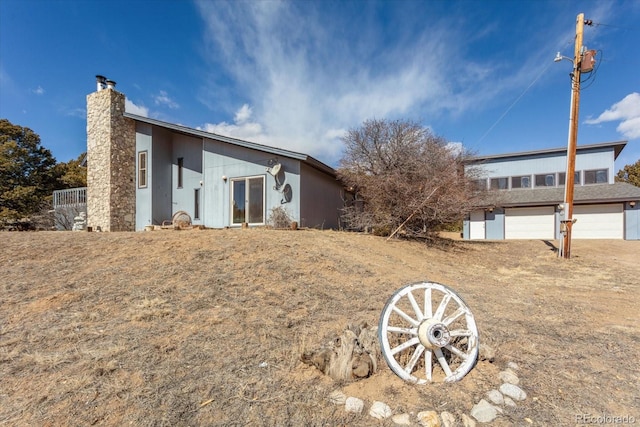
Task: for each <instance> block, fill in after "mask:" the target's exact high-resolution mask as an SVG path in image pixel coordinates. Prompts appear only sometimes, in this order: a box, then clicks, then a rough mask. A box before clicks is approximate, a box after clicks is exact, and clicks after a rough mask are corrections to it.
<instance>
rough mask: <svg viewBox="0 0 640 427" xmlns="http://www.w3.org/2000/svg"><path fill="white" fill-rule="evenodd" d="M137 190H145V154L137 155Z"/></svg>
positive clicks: (143, 152)
mask: <svg viewBox="0 0 640 427" xmlns="http://www.w3.org/2000/svg"><path fill="white" fill-rule="evenodd" d="M138 188H147V152H146V151H140V152H139V153H138Z"/></svg>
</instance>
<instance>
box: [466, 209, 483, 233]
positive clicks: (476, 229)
mask: <svg viewBox="0 0 640 427" xmlns="http://www.w3.org/2000/svg"><path fill="white" fill-rule="evenodd" d="M484 236H485V223H484V211H483V210H477V211H473V212H471V217H470V218H469V238H470V239H471V240H478V239H480V240H483V239H484Z"/></svg>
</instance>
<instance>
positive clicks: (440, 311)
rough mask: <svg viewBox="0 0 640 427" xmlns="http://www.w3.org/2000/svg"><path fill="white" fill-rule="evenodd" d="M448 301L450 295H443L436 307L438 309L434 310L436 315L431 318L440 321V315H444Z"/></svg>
mask: <svg viewBox="0 0 640 427" xmlns="http://www.w3.org/2000/svg"><path fill="white" fill-rule="evenodd" d="M449 300H451V295H449V294H445V295H444V296H443V297H442V301H440V305H439V306H438V309H437V310H436V313H435V314H434V315H433V317H435V318H436V319H438V320H440V319H442V315H443V314H444V311H445V310H446V309H447V304H449Z"/></svg>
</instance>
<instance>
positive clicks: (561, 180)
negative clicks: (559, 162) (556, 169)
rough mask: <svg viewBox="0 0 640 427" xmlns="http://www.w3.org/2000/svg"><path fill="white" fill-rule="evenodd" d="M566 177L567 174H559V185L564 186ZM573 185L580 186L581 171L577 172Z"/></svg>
mask: <svg viewBox="0 0 640 427" xmlns="http://www.w3.org/2000/svg"><path fill="white" fill-rule="evenodd" d="M566 176H567V174H566V173H565V172H560V173H559V174H558V185H564V183H565V177H566ZM573 184H574V185H580V171H578V172H576V174H575V176H574V178H573Z"/></svg>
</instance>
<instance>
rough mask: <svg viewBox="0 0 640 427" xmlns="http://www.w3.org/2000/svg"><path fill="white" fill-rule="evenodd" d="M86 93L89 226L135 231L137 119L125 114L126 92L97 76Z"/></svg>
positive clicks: (99, 228) (101, 229)
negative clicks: (95, 85) (88, 92)
mask: <svg viewBox="0 0 640 427" xmlns="http://www.w3.org/2000/svg"><path fill="white" fill-rule="evenodd" d="M96 80H97V90H96V92H93V93H91V94H89V95H88V96H87V226H88V227H91V229H92V230H93V231H135V209H136V187H135V173H136V170H135V165H136V153H135V150H136V141H135V122H134V121H133V120H131V119H128V118H125V117H124V102H125V96H124V94H122V93H120V92H118V91H116V90H115V82H113V81H111V80H107V79H106V78H105V77H103V76H96Z"/></svg>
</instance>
